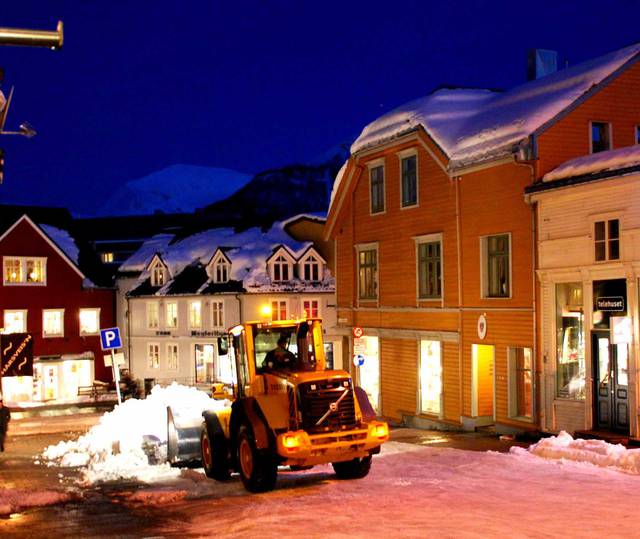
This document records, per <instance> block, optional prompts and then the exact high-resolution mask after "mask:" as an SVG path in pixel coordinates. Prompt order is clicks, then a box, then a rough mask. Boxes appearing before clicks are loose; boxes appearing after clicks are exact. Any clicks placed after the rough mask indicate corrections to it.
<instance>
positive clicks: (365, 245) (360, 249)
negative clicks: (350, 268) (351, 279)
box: [353, 241, 380, 307]
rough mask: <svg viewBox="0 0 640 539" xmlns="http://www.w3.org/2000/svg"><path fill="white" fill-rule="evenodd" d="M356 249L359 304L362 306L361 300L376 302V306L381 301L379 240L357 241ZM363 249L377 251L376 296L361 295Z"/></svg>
mask: <svg viewBox="0 0 640 539" xmlns="http://www.w3.org/2000/svg"><path fill="white" fill-rule="evenodd" d="M353 247H354V249H355V250H356V294H357V296H356V298H357V305H358V307H360V302H373V301H375V302H376V306H377V305H378V302H379V301H380V249H379V246H378V242H377V241H376V242H371V243H357V244H355V245H354V246H353ZM363 251H375V252H376V277H375V285H376V296H375V297H374V298H362V297H360V253H361V252H363Z"/></svg>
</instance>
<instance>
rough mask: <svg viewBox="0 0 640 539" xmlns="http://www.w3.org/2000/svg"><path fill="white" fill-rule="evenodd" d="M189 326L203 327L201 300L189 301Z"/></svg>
mask: <svg viewBox="0 0 640 539" xmlns="http://www.w3.org/2000/svg"><path fill="white" fill-rule="evenodd" d="M189 327H190V328H200V327H202V302H201V301H190V302H189Z"/></svg>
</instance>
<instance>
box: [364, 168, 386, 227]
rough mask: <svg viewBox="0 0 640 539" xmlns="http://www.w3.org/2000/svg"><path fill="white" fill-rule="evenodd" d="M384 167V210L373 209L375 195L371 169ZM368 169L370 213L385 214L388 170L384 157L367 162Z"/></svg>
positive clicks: (372, 214)
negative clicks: (372, 189)
mask: <svg viewBox="0 0 640 539" xmlns="http://www.w3.org/2000/svg"><path fill="white" fill-rule="evenodd" d="M380 167H382V211H376V212H374V211H373V197H372V196H371V171H372V170H373V169H374V168H380ZM367 170H368V172H369V215H370V216H372V217H373V216H374V215H384V214H385V213H387V171H386V165H385V162H384V158H383V157H382V158H380V159H375V160H373V161H370V162H368V163H367Z"/></svg>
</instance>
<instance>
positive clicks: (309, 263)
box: [302, 255, 320, 282]
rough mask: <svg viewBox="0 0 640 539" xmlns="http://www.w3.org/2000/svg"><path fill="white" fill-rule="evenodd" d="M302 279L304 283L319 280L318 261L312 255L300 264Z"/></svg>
mask: <svg viewBox="0 0 640 539" xmlns="http://www.w3.org/2000/svg"><path fill="white" fill-rule="evenodd" d="M302 278H303V279H304V280H305V281H310V282H312V281H319V280H320V261H319V260H318V259H317V258H316V257H315V256H313V255H309V256H307V258H305V259H304V262H303V263H302Z"/></svg>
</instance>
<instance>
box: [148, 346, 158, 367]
mask: <svg viewBox="0 0 640 539" xmlns="http://www.w3.org/2000/svg"><path fill="white" fill-rule="evenodd" d="M152 346H154V347H155V348H156V351H157V353H156V354H155V359H156V360H157V361H154V360H153V359H154V358H152V356H151V354H150V351H151V347H152ZM154 363H155V364H154ZM147 368H148V369H159V368H160V343H158V342H148V343H147Z"/></svg>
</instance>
